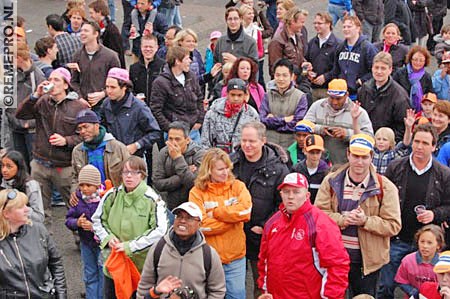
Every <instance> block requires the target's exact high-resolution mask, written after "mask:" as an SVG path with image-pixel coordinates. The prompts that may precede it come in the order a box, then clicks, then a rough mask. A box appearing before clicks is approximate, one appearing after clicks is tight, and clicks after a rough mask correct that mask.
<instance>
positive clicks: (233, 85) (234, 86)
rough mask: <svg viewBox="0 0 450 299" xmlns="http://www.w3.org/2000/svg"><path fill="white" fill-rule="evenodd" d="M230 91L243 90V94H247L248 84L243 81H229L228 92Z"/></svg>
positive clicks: (237, 79)
mask: <svg viewBox="0 0 450 299" xmlns="http://www.w3.org/2000/svg"><path fill="white" fill-rule="evenodd" d="M230 90H242V91H243V92H247V83H245V81H244V80H242V79H239V78H233V79H231V80H230V81H228V85H227V91H230Z"/></svg>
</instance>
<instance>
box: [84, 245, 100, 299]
mask: <svg viewBox="0 0 450 299" xmlns="http://www.w3.org/2000/svg"><path fill="white" fill-rule="evenodd" d="M81 259H82V261H83V281H84V284H85V287H86V299H101V298H103V262H102V255H101V254H100V247H90V246H88V245H86V244H84V243H83V242H81Z"/></svg>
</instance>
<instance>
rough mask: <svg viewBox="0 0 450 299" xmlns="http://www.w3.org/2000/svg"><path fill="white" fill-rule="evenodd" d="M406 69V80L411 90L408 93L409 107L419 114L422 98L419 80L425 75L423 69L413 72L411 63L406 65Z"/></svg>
mask: <svg viewBox="0 0 450 299" xmlns="http://www.w3.org/2000/svg"><path fill="white" fill-rule="evenodd" d="M406 68H407V71H408V79H409V82H410V83H411V90H410V91H409V101H410V104H411V107H412V108H413V109H414V110H416V111H417V112H419V111H421V110H422V107H421V105H420V103H421V101H422V96H423V89H422V85H421V84H420V79H422V77H423V75H424V74H425V68H424V67H423V68H421V69H420V70H418V71H414V70H413V68H412V66H411V63H408V64H407V65H406Z"/></svg>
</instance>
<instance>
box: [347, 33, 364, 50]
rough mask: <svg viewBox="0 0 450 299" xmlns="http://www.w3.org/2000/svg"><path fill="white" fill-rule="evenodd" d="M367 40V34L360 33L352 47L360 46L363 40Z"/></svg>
mask: <svg viewBox="0 0 450 299" xmlns="http://www.w3.org/2000/svg"><path fill="white" fill-rule="evenodd" d="M365 40H367V36H365V35H360V36H359V38H358V40H357V41H356V43H355V44H354V45H353V47H357V48H360V47H361V44H362V42H363V41H365ZM345 44H346V45H347V41H346V42H345Z"/></svg>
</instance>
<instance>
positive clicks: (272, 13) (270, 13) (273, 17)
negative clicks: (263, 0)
mask: <svg viewBox="0 0 450 299" xmlns="http://www.w3.org/2000/svg"><path fill="white" fill-rule="evenodd" d="M266 16H267V20H268V21H269V23H270V26H272V28H273V32H275V31H276V30H277V27H278V19H277V4H276V2H274V3H271V4H270V5H269V6H268V7H267V11H266Z"/></svg>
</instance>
